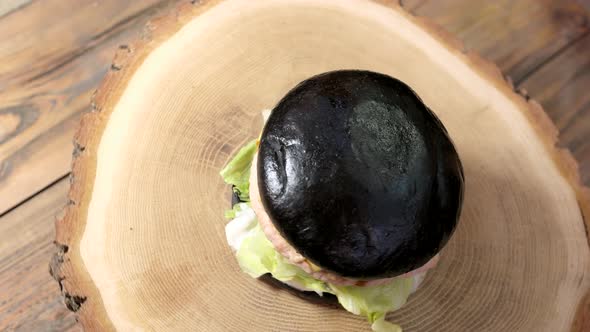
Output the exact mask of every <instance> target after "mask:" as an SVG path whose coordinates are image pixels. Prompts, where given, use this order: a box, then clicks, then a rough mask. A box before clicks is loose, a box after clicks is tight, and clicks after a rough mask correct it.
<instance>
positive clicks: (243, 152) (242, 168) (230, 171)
mask: <svg viewBox="0 0 590 332" xmlns="http://www.w3.org/2000/svg"><path fill="white" fill-rule="evenodd" d="M257 148H258V147H257V145H256V140H252V141H250V142H249V143H248V144H246V145H245V146H244V147H242V148H241V149H240V151H238V153H237V154H236V156H235V157H234V158H233V159H232V160H231V161H230V162H229V163H228V164H227V165H226V166H225V168H223V169H222V170H221V172H219V174H220V175H221V177H222V178H223V180H224V181H225V182H226V183H227V184H231V185H233V186H234V191H235V192H236V193H237V194H238V196H239V197H240V199H241V200H242V201H246V202H247V201H249V200H250V188H249V187H250V167H251V166H252V158H254V154H255V153H256V149H257Z"/></svg>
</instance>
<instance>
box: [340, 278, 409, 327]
mask: <svg viewBox="0 0 590 332" xmlns="http://www.w3.org/2000/svg"><path fill="white" fill-rule="evenodd" d="M413 285H414V280H413V278H395V279H393V280H392V281H391V282H390V283H388V284H385V285H379V286H364V287H359V286H337V285H332V284H330V288H331V289H332V290H333V291H334V294H335V295H336V297H338V302H339V303H340V304H341V305H342V306H343V307H344V309H346V310H348V311H350V312H352V313H353V314H356V315H362V316H366V317H367V319H368V320H369V322H370V323H371V324H372V325H371V328H372V329H373V331H375V332H401V328H400V327H399V326H398V325H395V324H392V323H389V322H387V321H385V314H387V312H389V311H394V310H397V309H399V308H401V307H402V306H403V305H404V304H405V303H406V300H407V299H408V297H409V296H410V294H411V293H412V289H413Z"/></svg>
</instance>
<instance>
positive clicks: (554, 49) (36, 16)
mask: <svg viewBox="0 0 590 332" xmlns="http://www.w3.org/2000/svg"><path fill="white" fill-rule="evenodd" d="M173 2H174V1H172V0H166V1H163V0H160V1H156V0H142V1H132V2H125V1H113V0H109V1H90V0H84V1H70V0H68V1H61V0H52V1H36V2H34V1H33V2H22V3H21V2H19V1H12V2H11V1H9V2H7V3H6V5H5V7H6V8H9V7H10V8H12V9H11V10H9V11H7V10H5V11H4V12H5V14H4V15H1V13H0V92H1V93H0V197H2V198H3V199H1V200H0V213H2V212H5V211H7V210H8V209H9V208H11V207H13V206H14V205H16V204H18V203H20V202H22V201H23V200H25V199H27V198H28V197H30V196H31V195H33V194H34V193H36V192H38V191H40V190H42V189H43V188H45V187H46V186H47V185H49V184H50V183H52V182H53V181H54V180H55V179H57V178H59V177H61V176H63V175H64V174H66V173H67V172H69V169H70V159H71V156H70V154H71V144H70V143H69V142H70V141H71V137H72V136H73V133H74V130H75V127H76V124H77V122H78V120H79V117H80V115H81V113H82V112H84V111H87V110H89V109H90V107H91V106H90V103H89V102H88V101H89V100H90V96H91V94H92V92H93V91H94V89H95V88H96V87H97V85H98V83H99V82H100V79H101V78H102V77H103V76H104V74H105V73H106V71H107V70H109V66H110V63H111V59H112V54H113V52H114V50H115V49H116V48H117V46H118V45H119V44H126V43H128V42H129V41H130V39H132V38H134V37H136V36H137V34H138V32H139V31H140V30H141V27H142V26H143V24H144V23H145V21H146V20H147V18H148V17H149V16H150V15H151V14H154V13H155V12H158V11H163V10H166V8H167V7H169V5H170V4H171V3H173ZM387 2H388V3H389V2H393V1H387ZM402 3H403V4H404V6H406V7H407V8H408V9H409V10H412V11H414V12H416V13H417V14H419V15H424V16H426V17H429V18H431V19H433V20H434V21H435V22H437V23H439V24H441V25H442V26H443V27H445V28H447V29H449V30H450V31H451V32H453V33H455V34H457V35H458V36H459V37H461V39H462V40H464V41H465V45H466V47H467V48H469V49H473V50H476V51H478V52H479V53H481V54H482V55H484V56H485V57H487V58H489V59H491V60H493V61H496V62H498V64H499V67H500V69H501V70H502V71H503V72H504V73H506V74H508V75H510V76H512V77H513V78H514V80H515V81H516V82H517V83H519V82H520V80H522V79H523V78H524V77H526V75H530V73H533V72H535V71H536V70H537V69H538V68H540V67H542V65H543V64H544V63H545V62H546V61H547V60H548V59H550V58H552V57H553V56H555V55H556V54H557V53H559V52H560V51H562V50H563V48H564V47H566V46H567V45H570V44H568V43H575V42H577V41H578V39H579V38H580V37H581V36H582V35H584V34H586V33H588V14H587V11H584V9H583V8H582V6H580V5H579V4H578V3H577V2H576V1H573V0H566V1H561V0H560V1H558V0H551V1H548V0H543V1H536V0H519V1H502V2H485V1H468V0H462V1H458V0H444V1H425V0H405V1H403V2H402ZM529 7H530V8H532V9H534V10H528V8H529ZM523 8H527V10H524V9H523ZM55 12H64V13H67V14H64V15H54V14H53V13H55ZM48 27H50V28H48ZM586 51H587V52H590V50H586ZM568 64H569V66H568V70H569V71H571V72H575V70H576V69H577V68H579V67H580V66H582V65H584V64H583V63H581V64H577V63H576V62H575V61H573V60H572V61H571V62H569V63H568ZM558 88H559V87H558ZM584 95H585V94H572V95H571V96H569V98H573V99H577V98H583V96H584ZM549 107H550V106H549ZM549 111H550V112H549V113H550V114H554V113H559V112H563V111H564V110H562V109H555V110H552V109H551V108H549ZM559 129H563V128H559ZM586 135H588V134H586ZM580 138H582V137H580ZM584 138H587V139H590V137H588V136H585V137H584ZM574 152H578V150H577V149H574ZM576 157H577V158H578V159H579V160H580V161H581V162H582V165H586V164H588V163H590V157H587V155H584V154H576ZM586 158H587V159H588V161H586Z"/></svg>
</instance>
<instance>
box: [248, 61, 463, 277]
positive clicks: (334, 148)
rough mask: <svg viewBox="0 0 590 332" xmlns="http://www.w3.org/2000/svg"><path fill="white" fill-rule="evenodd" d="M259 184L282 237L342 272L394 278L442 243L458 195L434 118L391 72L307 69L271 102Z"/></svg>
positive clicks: (457, 170)
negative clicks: (316, 72) (309, 73)
mask: <svg viewBox="0 0 590 332" xmlns="http://www.w3.org/2000/svg"><path fill="white" fill-rule="evenodd" d="M258 158H259V159H258V185H259V190H260V196H261V200H262V203H263V205H264V208H265V210H266V212H267V213H268V215H269V216H270V218H271V220H272V222H273V223H274V225H275V226H276V228H277V229H278V231H279V232H280V233H281V234H282V236H283V237H284V238H285V239H286V240H287V241H288V242H289V243H290V244H291V245H292V246H293V247H294V248H295V249H297V251H299V252H300V253H301V254H302V255H303V256H305V257H306V258H307V259H309V260H310V261H311V262H313V263H314V264H316V265H318V266H320V267H322V268H324V269H326V270H329V271H332V272H335V273H337V274H339V275H341V276H344V277H351V278H362V279H374V278H384V277H393V276H397V275H400V274H403V273H405V272H409V271H411V270H413V269H416V268H418V267H420V266H422V265H424V264H425V263H427V262H428V260H430V259H431V258H432V257H433V256H434V255H436V254H437V253H438V251H439V250H440V249H441V248H442V247H443V246H444V245H445V243H446V242H447V240H448V239H449V236H450V235H451V234H452V233H453V230H454V229H455V226H456V224H457V219H458V218H459V214H460V210H461V204H462V200H463V170H462V166H461V161H460V160H459V157H458V155H457V152H456V150H455V148H454V146H453V143H452V142H451V140H450V139H449V137H448V134H447V132H446V130H445V128H444V127H443V125H442V124H441V122H440V121H439V120H438V118H437V117H436V116H435V115H434V114H433V113H432V112H431V111H430V110H429V109H428V107H426V106H425V105H424V103H423V102H422V101H421V100H420V98H419V97H418V96H417V95H416V94H415V93H414V91H413V90H412V89H411V88H410V87H408V86H407V85H406V84H404V83H402V82H401V81H399V80H397V79H394V78H392V77H389V76H386V75H382V74H378V73H374V72H368V71H356V70H354V71H353V70H343V71H334V72H329V73H325V74H321V75H318V76H314V77H312V78H310V79H308V80H306V81H303V82H302V83H300V84H299V85H297V86H296V87H295V88H294V89H292V90H291V91H290V92H289V93H288V94H287V95H286V96H285V97H284V98H283V99H282V100H281V101H280V102H279V103H278V104H277V106H276V107H275V108H274V110H273V112H272V113H271V115H270V118H269V119H268V122H267V124H266V125H265V127H264V130H263V132H262V137H261V139H260V147H259V154H258Z"/></svg>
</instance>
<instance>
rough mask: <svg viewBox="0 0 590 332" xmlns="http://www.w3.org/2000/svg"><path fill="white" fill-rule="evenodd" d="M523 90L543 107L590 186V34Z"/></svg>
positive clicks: (560, 55) (553, 60)
mask: <svg viewBox="0 0 590 332" xmlns="http://www.w3.org/2000/svg"><path fill="white" fill-rule="evenodd" d="M521 87H522V88H523V89H524V90H525V91H526V93H527V94H528V95H530V96H533V97H534V98H536V99H537V100H538V101H539V102H540V103H541V104H542V105H543V106H544V107H545V110H546V111H547V113H548V114H549V116H550V117H551V118H552V119H553V121H554V122H555V125H556V126H557V128H559V131H560V132H561V138H560V143H561V145H562V146H565V147H568V148H569V149H570V150H571V151H572V153H573V154H574V156H575V157H576V159H577V160H578V161H579V162H580V173H581V175H582V180H583V181H584V182H585V183H590V35H588V34H587V35H586V36H585V37H584V38H582V39H581V40H580V41H578V42H577V43H575V44H573V45H571V46H570V47H568V48H567V49H565V50H564V51H563V52H561V53H560V54H559V55H558V56H556V57H555V58H553V59H551V61H549V62H547V64H545V65H544V66H543V67H542V68H540V69H539V70H538V71H536V72H535V73H533V74H532V75H531V76H530V77H529V78H528V79H527V80H525V81H524V82H523V83H522V84H521Z"/></svg>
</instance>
